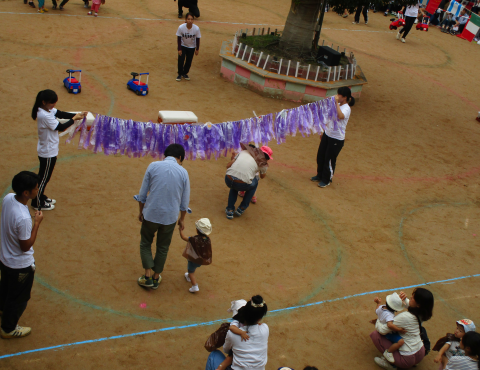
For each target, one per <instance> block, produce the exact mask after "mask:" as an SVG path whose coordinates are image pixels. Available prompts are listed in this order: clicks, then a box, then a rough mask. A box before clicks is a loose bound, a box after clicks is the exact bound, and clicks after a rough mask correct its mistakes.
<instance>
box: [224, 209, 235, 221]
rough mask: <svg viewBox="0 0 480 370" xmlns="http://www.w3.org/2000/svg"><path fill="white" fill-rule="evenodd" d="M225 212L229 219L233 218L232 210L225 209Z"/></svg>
mask: <svg viewBox="0 0 480 370" xmlns="http://www.w3.org/2000/svg"><path fill="white" fill-rule="evenodd" d="M225 214H226V215H227V218H228V219H229V220H233V211H229V210H228V209H226V210H225Z"/></svg>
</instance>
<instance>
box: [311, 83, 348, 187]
mask: <svg viewBox="0 0 480 370" xmlns="http://www.w3.org/2000/svg"><path fill="white" fill-rule="evenodd" d="M354 104H355V98H354V97H353V96H352V91H351V90H350V88H349V87H346V86H344V87H340V88H339V89H338V90H337V95H335V105H336V108H337V116H338V122H337V124H336V125H335V124H334V123H332V122H330V123H329V125H327V127H326V129H325V132H324V133H323V134H322V136H321V140H320V145H319V147H318V151H317V174H316V175H315V176H313V177H312V178H310V180H311V181H315V182H318V186H319V187H321V188H324V187H326V186H328V185H330V183H331V182H332V178H333V174H334V172H335V166H336V164H337V157H338V155H339V154H340V151H341V150H342V148H343V145H344V143H345V130H346V128H347V123H348V120H349V119H350V113H351V112H352V110H351V109H350V107H353V105H354Z"/></svg>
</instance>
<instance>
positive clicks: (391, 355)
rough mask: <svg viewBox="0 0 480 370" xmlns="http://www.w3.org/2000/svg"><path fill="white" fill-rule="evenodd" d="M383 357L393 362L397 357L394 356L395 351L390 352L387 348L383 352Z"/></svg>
mask: <svg viewBox="0 0 480 370" xmlns="http://www.w3.org/2000/svg"><path fill="white" fill-rule="evenodd" d="M383 357H385V358H386V359H387V361H388V362H391V363H392V364H393V363H394V362H395V359H394V358H393V353H390V352H388V350H385V352H383Z"/></svg>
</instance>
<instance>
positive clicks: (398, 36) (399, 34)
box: [397, 31, 402, 40]
mask: <svg viewBox="0 0 480 370" xmlns="http://www.w3.org/2000/svg"><path fill="white" fill-rule="evenodd" d="M401 35H402V34H401V33H400V31H398V32H397V40H400V36H401Z"/></svg>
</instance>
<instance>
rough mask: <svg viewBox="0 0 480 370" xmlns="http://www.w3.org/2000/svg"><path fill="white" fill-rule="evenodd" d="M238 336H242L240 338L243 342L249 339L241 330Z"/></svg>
mask: <svg viewBox="0 0 480 370" xmlns="http://www.w3.org/2000/svg"><path fill="white" fill-rule="evenodd" d="M240 336H241V337H242V340H244V341H245V342H246V341H247V340H249V339H250V337H249V336H248V334H247V333H246V332H243V333H242V334H240Z"/></svg>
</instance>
